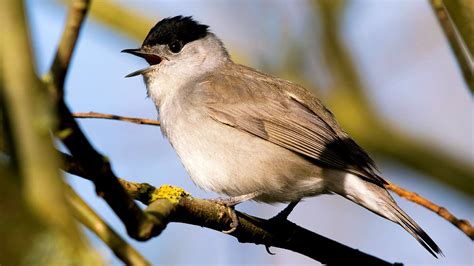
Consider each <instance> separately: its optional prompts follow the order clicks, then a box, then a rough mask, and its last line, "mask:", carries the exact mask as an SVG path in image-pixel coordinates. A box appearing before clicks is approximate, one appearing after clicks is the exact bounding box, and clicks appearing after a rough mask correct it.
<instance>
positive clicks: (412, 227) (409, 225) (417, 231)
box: [387, 199, 444, 258]
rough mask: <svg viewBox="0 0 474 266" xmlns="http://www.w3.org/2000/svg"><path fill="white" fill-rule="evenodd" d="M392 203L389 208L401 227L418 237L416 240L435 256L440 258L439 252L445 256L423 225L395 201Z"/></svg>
mask: <svg viewBox="0 0 474 266" xmlns="http://www.w3.org/2000/svg"><path fill="white" fill-rule="evenodd" d="M392 201H393V199H392ZM392 203H393V204H390V205H391V206H390V208H389V210H390V212H391V213H392V215H393V216H394V217H395V218H394V220H395V221H394V222H396V223H398V224H399V225H400V226H401V227H403V229H405V230H406V231H407V232H408V233H410V234H411V235H412V236H413V237H414V238H416V240H418V242H419V243H420V244H421V245H422V246H423V247H424V248H426V250H428V251H429V252H430V253H431V255H433V256H434V257H435V258H438V256H437V254H439V255H441V256H444V255H443V252H442V251H441V249H440V248H439V247H438V245H436V243H435V242H434V241H433V239H431V237H429V236H428V234H427V233H426V232H425V231H423V229H421V227H420V226H419V225H418V224H417V223H416V222H415V221H413V219H412V218H410V216H408V215H407V214H406V213H405V212H404V211H402V209H400V207H398V206H397V205H396V203H395V202H394V201H393V202H392ZM387 218H388V217H387ZM391 220H392V219H391Z"/></svg>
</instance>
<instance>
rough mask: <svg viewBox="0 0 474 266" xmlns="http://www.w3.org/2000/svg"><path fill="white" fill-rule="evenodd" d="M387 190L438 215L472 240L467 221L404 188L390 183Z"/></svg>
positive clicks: (473, 234)
mask: <svg viewBox="0 0 474 266" xmlns="http://www.w3.org/2000/svg"><path fill="white" fill-rule="evenodd" d="M385 187H386V188H387V189H389V190H391V191H393V192H395V193H396V194H397V195H398V196H400V197H402V198H404V199H407V200H409V201H411V202H414V203H416V204H418V205H421V206H423V207H425V208H427V209H428V210H431V211H432V212H434V213H436V214H438V215H439V216H441V217H442V218H443V219H445V220H447V221H448V222H450V223H452V224H453V225H454V226H456V227H457V228H459V230H461V231H462V232H464V234H466V236H468V237H469V238H470V239H471V240H474V228H473V227H472V225H471V224H470V223H469V221H467V220H464V219H458V218H456V217H455V216H454V215H453V214H452V213H451V212H449V211H448V210H447V209H446V208H444V207H441V206H439V205H437V204H435V203H433V202H431V201H429V200H427V199H426V198H424V197H422V196H420V195H418V194H417V193H415V192H411V191H408V190H406V189H404V188H401V187H399V186H397V185H395V184H393V183H391V182H388V185H386V186H385Z"/></svg>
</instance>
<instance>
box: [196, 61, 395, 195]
mask: <svg viewBox="0 0 474 266" xmlns="http://www.w3.org/2000/svg"><path fill="white" fill-rule="evenodd" d="M239 70H240V71H241V72H245V71H247V72H252V71H253V72H252V73H249V74H248V75H240V76H235V75H233V73H236V72H235V71H231V70H227V71H225V70H223V72H221V73H219V75H210V76H208V77H206V80H205V82H201V83H200V84H201V85H200V86H199V88H197V91H199V92H200V93H197V95H205V97H201V99H199V101H200V103H201V104H202V103H204V104H205V109H206V111H207V113H208V114H209V115H210V116H211V117H212V118H213V119H214V120H216V121H218V122H221V123H224V124H226V125H229V126H232V127H235V128H237V129H239V130H242V131H244V132H247V133H249V134H252V135H255V136H258V137H260V138H262V139H265V140H267V141H269V142H272V143H274V144H276V145H278V146H281V147H283V148H286V149H288V150H291V151H293V152H295V153H297V154H299V155H301V156H303V157H305V158H307V159H309V160H312V161H313V162H315V163H318V164H321V165H324V166H326V167H331V168H336V169H339V170H345V171H348V172H351V173H353V174H356V175H358V176H360V177H362V178H364V179H366V180H368V181H371V182H373V183H375V184H377V185H380V186H383V185H384V184H385V183H386V181H385V180H384V179H383V178H381V177H380V176H379V175H378V174H377V169H376V167H375V164H374V162H373V161H372V159H371V158H370V157H369V155H368V154H367V153H366V152H365V151H364V150H363V149H362V148H361V147H359V146H358V145H357V144H356V143H355V142H354V141H353V140H352V139H351V138H350V137H349V136H348V135H347V134H346V133H345V132H344V131H343V130H342V129H341V128H340V127H339V126H338V124H337V122H336V121H335V119H334V116H333V115H332V114H331V113H330V112H329V110H327V109H326V108H325V107H324V106H323V105H322V104H321V103H320V102H319V100H318V99H317V98H316V97H314V96H312V94H310V93H309V92H308V91H306V90H305V89H304V88H302V87H299V86H297V85H295V84H292V83H289V82H286V81H283V80H279V79H276V78H270V77H268V76H266V75H265V74H262V73H259V72H257V71H255V70H252V69H249V68H246V67H241V69H239ZM223 77H224V78H223ZM289 92H291V93H289ZM308 97H309V102H308V103H306V102H304V101H302V100H301V99H306V100H307V101H308Z"/></svg>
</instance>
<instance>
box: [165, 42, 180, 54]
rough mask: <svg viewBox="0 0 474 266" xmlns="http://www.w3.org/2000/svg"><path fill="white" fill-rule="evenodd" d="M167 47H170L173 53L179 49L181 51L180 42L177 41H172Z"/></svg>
mask: <svg viewBox="0 0 474 266" xmlns="http://www.w3.org/2000/svg"><path fill="white" fill-rule="evenodd" d="M168 46H169V48H170V51H171V52H173V53H175V54H176V53H179V51H181V48H182V47H181V43H179V42H172V43H170V44H169V45H168Z"/></svg>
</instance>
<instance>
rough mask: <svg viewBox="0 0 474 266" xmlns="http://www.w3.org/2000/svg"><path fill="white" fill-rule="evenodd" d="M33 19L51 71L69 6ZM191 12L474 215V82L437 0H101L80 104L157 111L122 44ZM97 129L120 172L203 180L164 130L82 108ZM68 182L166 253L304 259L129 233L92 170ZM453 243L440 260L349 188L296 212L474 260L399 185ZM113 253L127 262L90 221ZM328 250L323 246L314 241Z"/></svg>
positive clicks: (209, 258)
mask: <svg viewBox="0 0 474 266" xmlns="http://www.w3.org/2000/svg"><path fill="white" fill-rule="evenodd" d="M26 3H27V4H26V8H27V17H28V23H29V25H30V27H31V37H32V40H33V45H34V52H35V55H36V59H37V71H38V73H39V74H41V75H42V74H44V73H45V72H46V71H47V70H48V68H49V66H50V64H51V61H52V59H53V56H54V53H55V50H56V46H57V43H58V40H59V38H60V35H61V32H62V30H63V26H64V22H65V18H66V13H67V7H66V5H64V4H63V3H60V2H57V1H53V0H29V1H26ZM175 15H191V16H193V17H194V18H195V19H196V20H198V21H199V22H201V23H204V24H207V25H209V26H210V28H211V30H212V31H213V32H214V33H216V34H217V35H218V36H219V37H221V39H222V40H223V42H224V43H225V44H226V46H227V48H228V49H229V51H230V53H231V55H232V56H233V58H234V60H235V61H237V62H239V63H242V64H245V65H248V66H251V67H254V68H257V69H259V70H262V71H264V72H267V73H271V74H273V75H276V76H279V77H283V78H286V79H289V80H292V81H295V82H297V83H300V84H302V85H304V86H306V87H308V88H311V89H313V91H314V92H315V93H316V94H317V95H318V96H320V97H321V98H322V99H323V101H324V102H325V103H326V104H327V105H328V106H329V107H330V109H331V110H333V111H334V113H335V114H336V117H337V119H338V120H339V121H340V122H341V124H342V125H343V127H344V128H345V129H347V131H348V132H349V133H350V134H351V135H352V136H353V137H354V139H355V140H356V141H357V142H358V143H360V144H361V146H363V147H364V148H366V149H367V150H368V151H369V153H370V154H372V156H373V157H374V159H375V161H376V162H377V164H378V166H379V168H380V170H381V172H382V174H383V176H385V177H386V178H387V179H389V180H391V181H393V182H394V183H396V184H398V185H400V186H402V187H405V188H407V189H409V190H412V191H416V192H417V193H419V194H420V195H423V196H425V197H426V198H428V199H430V200H432V201H433V202H435V203H438V204H440V205H441V206H444V207H446V208H448V209H449V210H450V211H451V212H453V213H454V214H455V215H456V216H457V217H459V218H464V219H468V220H469V221H471V222H472V221H474V207H473V206H474V205H473V203H474V198H473V195H474V192H473V185H474V184H473V183H474V177H473V163H474V154H473V151H474V140H473V124H474V123H473V122H474V112H473V111H474V105H473V101H472V95H471V92H469V88H468V87H467V86H466V83H465V81H464V80H463V77H462V74H461V71H460V69H459V66H458V64H457V61H456V59H455V57H454V56H453V53H452V51H451V49H450V47H449V43H448V42H447V40H446V37H445V35H444V34H443V31H442V29H441V27H440V25H439V23H438V21H437V18H436V16H435V15H434V13H433V10H432V8H431V6H430V4H429V2H428V1H421V0H420V1H417V0H383V1H375V0H372V1H369V0H354V1H315V2H311V1H303V0H293V1H283V0H282V1H277V0H274V1H269V0H267V1H250V0H234V1H215V0H207V1H197V0H196V1H132V0H129V1H125V0H124V1H110V0H107V1H106V0H95V1H92V13H91V14H90V16H89V19H88V20H87V21H86V23H85V25H84V28H83V30H82V33H81V36H80V39H79V43H78V46H77V49H76V51H75V55H74V58H73V61H72V66H71V71H70V73H69V75H68V78H67V81H66V99H67V103H68V104H69V106H70V108H71V109H72V110H73V111H75V112H87V111H95V112H103V113H111V114H116V115H124V116H135V117H142V118H152V119H154V118H156V117H157V113H156V110H155V107H154V105H153V103H152V102H151V101H150V100H149V99H147V98H146V91H145V87H144V84H143V81H142V80H141V79H140V78H131V79H125V78H124V76H125V75H126V74H128V73H130V72H132V71H135V70H137V69H139V68H142V67H144V66H145V65H146V62H142V61H141V60H139V59H137V58H134V57H131V56H127V55H125V54H121V53H120V50H122V49H125V48H135V47H139V46H140V45H141V42H142V40H143V39H144V38H145V36H146V34H147V32H148V30H149V29H150V28H151V27H152V26H153V25H154V24H155V23H156V22H157V21H159V20H160V19H162V18H164V17H168V16H175ZM80 124H81V126H82V128H83V129H84V131H85V132H86V133H87V135H88V137H89V140H90V141H91V143H93V145H94V146H95V147H96V148H97V149H98V150H99V151H100V152H102V153H103V154H105V155H106V156H108V157H109V158H110V160H111V162H112V166H113V169H114V170H115V172H116V174H117V175H118V176H120V177H124V178H126V179H127V180H129V181H136V182H148V183H150V184H152V185H155V186H157V187H158V186H160V185H162V184H172V185H176V186H180V187H183V188H184V189H185V190H187V191H188V192H190V193H191V194H192V195H193V196H195V197H201V198H215V197H217V196H218V195H216V194H213V193H211V192H205V191H202V190H200V189H199V188H197V187H196V186H195V185H194V184H193V183H192V181H191V179H190V178H189V177H188V175H187V174H186V172H185V170H184V168H183V166H182V165H181V163H180V162H179V160H178V158H177V156H176V154H175V153H174V151H173V150H172V149H171V147H170V145H169V144H168V142H167V141H166V140H165V139H164V138H163V137H162V135H161V132H160V129H159V128H158V127H152V126H143V125H142V126H139V125H134V124H129V123H124V122H115V121H106V120H80ZM67 179H68V182H69V183H71V184H73V186H74V188H75V189H76V190H77V191H78V192H79V194H80V195H82V196H83V197H84V199H86V200H87V202H88V203H89V204H90V205H91V206H92V207H93V208H94V209H95V210H96V211H97V212H98V213H100V215H102V216H103V217H104V218H105V220H106V221H108V222H109V223H110V224H111V225H112V226H113V227H114V228H115V229H116V230H117V231H118V232H119V233H120V234H121V235H122V236H124V237H126V238H127V239H128V241H130V243H131V244H132V245H133V246H134V247H136V248H137V249H138V250H139V251H140V252H141V253H142V254H143V255H144V256H145V257H146V258H147V259H148V260H150V261H151V262H152V263H153V264H157V265H184V264H187V265H199V264H201V265H211V264H216V265H231V264H233V265H243V264H245V265H261V264H276V265H297V264H314V263H315V262H314V261H313V260H311V259H309V258H306V257H304V256H302V255H299V254H296V253H293V252H290V251H286V250H281V249H277V248H271V250H272V251H273V252H274V253H276V255H274V256H271V255H269V254H267V252H266V251H265V248H264V247H263V246H256V245H254V244H241V243H238V242H237V240H236V239H234V238H233V237H229V236H227V235H225V234H222V233H220V232H215V231H211V230H208V229H204V228H199V227H195V226H190V225H184V224H175V223H173V224H169V225H168V227H167V229H166V230H165V231H164V232H163V233H162V234H161V235H160V236H159V237H157V238H154V239H152V240H151V241H148V242H145V243H142V242H136V241H134V240H131V239H129V238H128V237H127V236H126V233H125V230H124V227H123V225H122V224H121V222H120V221H119V220H118V219H117V217H116V216H115V214H113V212H112V211H111V210H110V208H109V207H108V206H107V205H106V204H105V202H104V201H103V200H102V199H100V198H98V197H97V196H96V194H95V191H94V187H93V185H92V183H90V182H89V181H85V180H83V179H81V178H79V177H75V176H68V178H67ZM394 197H395V199H396V201H397V202H398V203H399V204H400V205H401V207H402V208H403V209H404V210H405V211H406V212H407V213H408V214H409V215H410V216H411V217H412V218H413V219H414V220H416V221H417V222H418V223H419V224H420V225H421V226H422V227H423V228H424V229H425V230H426V231H427V232H428V234H429V235H430V236H431V237H432V238H433V239H434V240H435V241H436V242H437V244H438V245H439V246H440V247H441V249H442V250H443V252H444V254H445V256H446V257H444V258H440V259H439V260H436V259H434V258H433V257H432V256H431V255H430V254H429V253H428V252H426V251H425V250H424V249H423V248H422V247H421V246H420V245H419V244H418V243H417V242H416V241H415V240H414V239H413V238H412V237H411V236H410V235H409V234H407V233H406V232H405V231H404V230H403V229H402V228H401V227H399V226H397V225H395V224H393V223H391V222H388V221H387V220H384V219H382V218H380V217H378V216H376V215H374V214H372V213H370V212H369V211H367V210H365V209H363V208H361V207H359V206H357V205H355V204H353V203H351V202H349V201H347V200H345V199H342V198H340V197H338V196H320V197H316V198H309V199H305V200H304V201H303V202H302V203H300V204H299V205H298V206H297V207H296V209H295V210H294V211H293V213H292V214H291V215H290V217H289V219H290V220H291V221H293V222H295V223H297V224H298V225H300V226H303V227H305V228H308V229H310V230H312V231H314V232H316V233H318V234H322V235H324V236H326V237H329V238H331V239H334V240H336V241H339V242H341V243H344V244H346V245H348V246H351V247H353V248H356V249H359V250H361V251H364V252H367V253H369V254H372V255H374V256H377V257H380V258H382V259H384V260H387V261H391V262H403V263H405V264H406V265H422V264H425V265H432V264H449V265H472V264H473V263H474V257H473V256H474V255H473V254H474V246H473V244H472V241H471V240H469V239H468V237H466V236H465V235H464V234H463V233H462V232H460V231H459V230H458V229H457V228H455V227H453V226H452V225H451V224H449V223H448V222H447V221H445V220H443V219H441V218H440V217H438V216H437V215H436V214H434V213H432V212H430V211H428V210H426V209H424V208H423V207H420V206H418V205H415V204H413V203H411V202H408V201H406V200H404V199H400V198H399V197H397V196H394ZM283 208H284V205H274V206H270V205H264V204H257V203H244V204H242V205H239V206H238V207H237V209H238V210H241V211H244V212H247V213H249V214H252V215H256V216H259V217H264V218H270V217H272V216H274V215H275V214H276V213H278V212H279V211H280V210H281V209H283ZM86 233H87V234H88V235H89V236H90V239H91V242H92V243H93V245H94V246H95V247H97V248H98V249H99V250H100V252H101V254H102V255H103V256H104V258H105V259H106V261H108V262H109V263H110V264H121V262H120V261H119V260H117V259H116V258H115V257H114V255H113V254H112V253H111V252H110V251H109V249H108V248H107V247H106V246H105V245H103V244H102V242H101V241H100V240H98V239H97V238H96V237H95V236H94V235H92V234H90V233H89V232H86ZM315 248H317V247H315Z"/></svg>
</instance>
